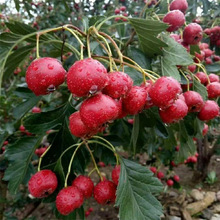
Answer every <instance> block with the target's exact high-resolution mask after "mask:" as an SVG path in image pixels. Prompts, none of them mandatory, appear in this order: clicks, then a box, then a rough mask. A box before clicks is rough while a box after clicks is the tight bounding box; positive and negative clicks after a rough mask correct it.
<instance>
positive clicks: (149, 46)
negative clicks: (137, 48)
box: [128, 18, 168, 57]
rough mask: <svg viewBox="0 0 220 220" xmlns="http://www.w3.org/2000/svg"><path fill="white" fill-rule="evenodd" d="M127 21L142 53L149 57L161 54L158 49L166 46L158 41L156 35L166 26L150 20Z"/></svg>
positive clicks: (134, 19) (136, 19)
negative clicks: (136, 37)
mask: <svg viewBox="0 0 220 220" xmlns="http://www.w3.org/2000/svg"><path fill="white" fill-rule="evenodd" d="M128 20H129V22H130V23H131V25H132V26H133V27H134V29H135V31H136V33H137V35H138V39H139V42H140V45H141V47H142V49H143V51H144V53H145V54H146V55H147V56H149V57H154V56H156V55H158V54H162V51H161V50H160V48H161V47H166V46H167V45H166V44H165V43H164V42H163V41H161V40H160V39H158V38H157V35H158V34H159V33H161V32H162V31H164V30H165V29H166V28H167V27H168V25H167V24H165V23H163V22H160V21H155V20H151V19H138V18H129V19H128Z"/></svg>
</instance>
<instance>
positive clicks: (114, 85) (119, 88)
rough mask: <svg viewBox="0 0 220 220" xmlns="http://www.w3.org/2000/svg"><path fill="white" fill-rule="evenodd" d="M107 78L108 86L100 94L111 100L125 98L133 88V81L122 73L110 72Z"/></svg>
mask: <svg viewBox="0 0 220 220" xmlns="http://www.w3.org/2000/svg"><path fill="white" fill-rule="evenodd" d="M108 78H109V82H108V85H107V86H106V87H105V88H104V89H103V91H102V92H103V93H104V94H106V95H108V96H110V97H112V98H113V99H118V98H120V97H121V96H125V95H126V93H127V92H128V91H129V90H130V89H131V87H132V86H133V80H132V79H131V77H130V76H129V75H127V74H126V73H123V72H111V73H109V75H108Z"/></svg>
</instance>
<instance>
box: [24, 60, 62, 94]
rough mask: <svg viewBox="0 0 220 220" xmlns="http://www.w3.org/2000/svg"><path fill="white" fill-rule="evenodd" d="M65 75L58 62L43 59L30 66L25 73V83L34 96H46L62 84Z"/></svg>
mask: <svg viewBox="0 0 220 220" xmlns="http://www.w3.org/2000/svg"><path fill="white" fill-rule="evenodd" d="M65 75H66V71H65V69H64V68H63V66H62V64H61V63H60V62H59V60H57V59H54V58H50V57H43V58H39V59H36V60H34V61H33V62H32V63H31V64H30V66H29V67H28V69H27V72H26V82H27V85H28V88H29V89H30V90H31V91H32V92H34V94H35V95H37V96H39V95H47V94H48V93H49V92H53V91H54V90H55V89H56V88H57V87H58V86H59V85H60V84H62V83H63V82H64V80H65Z"/></svg>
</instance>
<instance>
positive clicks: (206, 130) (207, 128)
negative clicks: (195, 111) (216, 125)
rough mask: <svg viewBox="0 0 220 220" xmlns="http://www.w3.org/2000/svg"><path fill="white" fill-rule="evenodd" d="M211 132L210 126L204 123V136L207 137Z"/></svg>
mask: <svg viewBox="0 0 220 220" xmlns="http://www.w3.org/2000/svg"><path fill="white" fill-rule="evenodd" d="M208 131H209V126H208V125H207V124H206V123H204V128H203V129H202V135H203V136H205V135H206V134H207V133H208Z"/></svg>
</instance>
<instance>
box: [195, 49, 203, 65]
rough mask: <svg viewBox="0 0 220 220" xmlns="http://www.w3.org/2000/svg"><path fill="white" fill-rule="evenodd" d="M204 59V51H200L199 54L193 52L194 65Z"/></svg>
mask: <svg viewBox="0 0 220 220" xmlns="http://www.w3.org/2000/svg"><path fill="white" fill-rule="evenodd" d="M204 58H205V53H204V51H202V50H201V51H200V53H197V52H195V58H194V61H195V63H199V62H202V61H203V60H204Z"/></svg>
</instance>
